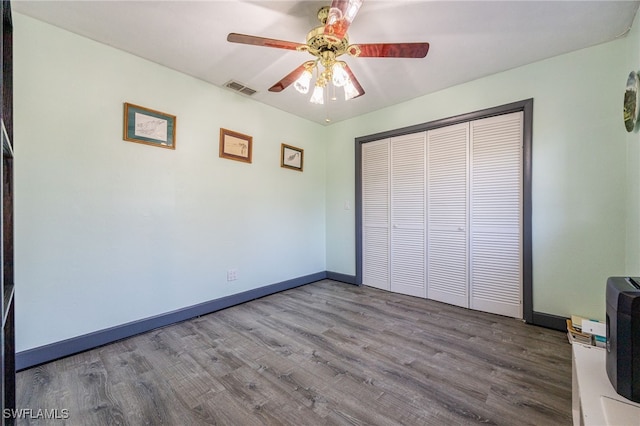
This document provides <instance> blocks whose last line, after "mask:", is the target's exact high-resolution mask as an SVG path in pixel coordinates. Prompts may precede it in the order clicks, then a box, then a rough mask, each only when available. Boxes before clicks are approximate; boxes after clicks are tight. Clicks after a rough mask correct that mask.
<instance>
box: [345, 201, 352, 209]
mask: <svg viewBox="0 0 640 426" xmlns="http://www.w3.org/2000/svg"><path fill="white" fill-rule="evenodd" d="M344 209H345V210H351V203H350V202H349V200H347V201H345V202H344Z"/></svg>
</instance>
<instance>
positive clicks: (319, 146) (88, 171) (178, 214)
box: [14, 14, 640, 351]
mask: <svg viewBox="0 0 640 426" xmlns="http://www.w3.org/2000/svg"><path fill="white" fill-rule="evenodd" d="M14 31H15V35H14V67H15V79H14V80H15V81H14V93H15V106H14V108H15V123H14V127H15V140H16V168H15V173H16V176H15V177H16V190H15V192H16V205H15V208H16V242H15V248H16V283H17V290H16V295H17V301H18V303H19V309H18V310H17V324H16V335H17V350H18V351H23V350H26V349H30V348H34V347H38V346H41V345H45V344H48V343H53V342H57V341H60V340H63V339H67V338H71V337H75V336H78V335H82V334H85V333H89V332H93V331H96V330H101V329H104V328H107V327H112V326H117V325H120V324H123V323H126V322H129V321H134V320H137V319H141V318H147V317H150V316H153V315H158V314H162V313H165V312H167V311H171V310H174V309H178V308H181V307H185V306H190V305H193V304H196V303H200V302H203V301H207V300H212V299H216V298H219V297H222V296H226V295H229V294H233V293H238V292H241V291H244V290H249V289H253V288H256V287H260V286H263V285H268V284H270V283H275V282H280V281H284V280H287V279H291V278H295V277H298V276H303V275H307V274H312V273H315V272H320V271H324V270H329V271H333V272H338V273H343V274H349V275H353V274H355V219H354V203H355V192H354V181H355V167H354V163H355V160H354V152H355V147H354V139H355V138H356V137H359V136H365V135H370V134H373V133H377V132H381V131H387V130H392V129H396V128H400V127H405V126H410V125H414V124H419V123H424V122H427V121H432V120H437V119H441V118H445V117H450V116H453V115H457V114H463V113H468V112H471V111H476V110H479V109H484V108H489V107H493V106H497V105H501V104H505V103H509V102H513V101H518V100H522V99H527V98H534V118H533V120H534V128H533V234H534V237H533V262H534V310H536V311H538V312H543V313H549V314H555V315H570V314H581V315H585V316H591V317H596V318H602V317H603V313H604V292H603V289H604V287H603V286H604V281H605V279H606V277H607V276H610V275H622V274H640V243H638V240H639V239H638V236H640V217H639V216H640V215H638V214H637V213H629V214H627V212H637V211H639V208H640V185H639V183H638V182H640V180H639V179H640V172H638V167H637V165H638V164H640V149H639V147H638V146H639V144H640V136H639V134H638V133H633V134H627V133H626V132H625V130H624V126H623V125H622V120H621V115H622V113H621V104H622V94H623V91H624V83H625V80H626V75H627V74H628V72H629V71H630V70H631V69H637V68H638V66H639V64H640V57H639V54H638V53H637V52H639V51H640V49H639V47H640V36H639V35H638V29H637V25H636V26H635V27H634V30H633V31H632V33H631V35H630V36H629V37H627V38H625V39H622V40H618V41H615V42H612V43H607V44H603V45H600V46H596V47H592V48H589V49H585V50H581V51H578V52H574V53H571V54H567V55H562V56H559V57H556V58H552V59H549V60H545V61H541V62H538V63H535V64H532V65H528V66H525V67H521V68H518V69H514V70H510V71H507V72H503V73H500V74H496V75H493V76H489V77H486V78H483V79H480V80H477V81H473V82H470V83H467V84H463V85H460V86H456V87H453V88H450V89H447V90H444V91H441V92H438V93H434V94H431V95H428V96H424V97H421V98H417V99H414V100H412V101H409V102H405V103H403V104H400V105H397V106H394V107H391V108H387V109H384V110H380V111H377V112H374V113H371V114H367V115H364V116H361V117H357V118H354V119H351V120H347V121H344V122H340V123H336V124H333V125H331V126H329V127H324V126H320V125H317V124H314V123H311V122H309V121H306V120H303V119H300V118H297V117H294V116H291V115H289V114H286V113H283V112H281V111H278V110H276V109H273V108H270V107H267V106H265V105H262V104H259V103H256V102H253V101H252V100H250V99H248V98H244V97H241V96H239V95H236V94H233V93H231V92H228V91H224V90H222V89H219V88H217V87H214V86H212V85H209V84H207V83H204V82H202V81H199V80H196V79H193V78H191V77H188V76H185V75H183V74H180V73H177V72H174V71H172V70H169V69H166V68H164V67H161V66H158V65H156V64H153V63H150V62H147V61H145V60H142V59H139V58H136V57H133V56H131V55H128V54H126V53H123V52H121V51H118V50H115V49H112V48H109V47H107V46H104V45H101V44H99V43H95V42H92V41H90V40H87V39H85V38H82V37H79V36H76V35H73V34H71V33H68V32H66V31H62V30H60V29H57V28H55V27H52V26H49V25H47V24H44V23H41V22H39V21H36V20H33V19H31V18H27V17H25V16H22V15H20V14H15V16H14ZM427 60H428V59H427ZM123 102H131V103H135V104H140V105H143V106H147V107H150V108H154V109H158V110H161V111H164V112H167V113H171V114H175V115H177V116H178V134H177V149H176V150H175V151H171V150H164V149H159V148H154V147H148V146H144V145H139V144H134V143H129V142H124V141H122V136H121V133H122V127H121V126H122V103H123ZM282 123H287V125H286V126H283V125H282ZM220 127H224V128H229V129H232V130H235V131H239V132H242V133H247V134H250V135H252V136H253V137H254V162H253V164H251V165H248V164H243V163H238V162H233V161H229V160H223V159H220V158H218V152H217V150H218V132H219V128H220ZM281 142H285V143H289V144H292V145H296V146H299V147H302V148H304V150H305V171H304V173H297V172H294V171H290V170H286V169H281V168H280V167H279V153H280V151H279V150H280V143H281ZM327 159H329V160H327ZM626 207H628V208H626ZM229 268H237V269H238V271H239V278H240V279H239V280H238V281H235V282H231V283H228V282H227V281H226V271H227V269H229Z"/></svg>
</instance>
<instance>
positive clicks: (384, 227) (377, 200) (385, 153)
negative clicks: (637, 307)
mask: <svg viewBox="0 0 640 426" xmlns="http://www.w3.org/2000/svg"><path fill="white" fill-rule="evenodd" d="M362 218H363V230H362V247H363V251H362V283H363V284H364V285H368V286H371V287H377V288H380V289H383V290H389V139H383V140H380V141H375V142H369V143H365V144H362Z"/></svg>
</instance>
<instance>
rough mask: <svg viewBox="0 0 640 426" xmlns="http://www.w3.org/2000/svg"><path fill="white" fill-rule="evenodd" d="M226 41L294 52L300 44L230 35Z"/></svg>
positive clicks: (236, 34) (235, 34) (250, 36)
mask: <svg viewBox="0 0 640 426" xmlns="http://www.w3.org/2000/svg"><path fill="white" fill-rule="evenodd" d="M227 41H230V42H232V43H241V44H251V45H254V46H264V47H275V48H277V49H289V50H296V49H297V48H298V46H300V43H294V42H292V41H285V40H276V39H273V38H264V37H256V36H252V35H246V34H238V33H230V34H229V35H228V36H227Z"/></svg>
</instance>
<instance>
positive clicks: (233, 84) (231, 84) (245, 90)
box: [224, 80, 256, 96]
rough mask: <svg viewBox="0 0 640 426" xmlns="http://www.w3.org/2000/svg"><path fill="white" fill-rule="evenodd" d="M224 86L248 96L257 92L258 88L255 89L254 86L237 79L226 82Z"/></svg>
mask: <svg viewBox="0 0 640 426" xmlns="http://www.w3.org/2000/svg"><path fill="white" fill-rule="evenodd" d="M224 87H226V88H227V89H231V90H233V91H235V92H239V93H242V94H243V95H247V96H251V95H253V94H254V93H256V90H253V89H252V88H250V87H247V86H245V85H244V84H242V83H238V82H237V81H233V80H230V81H228V82H227V83H225V85H224Z"/></svg>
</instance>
